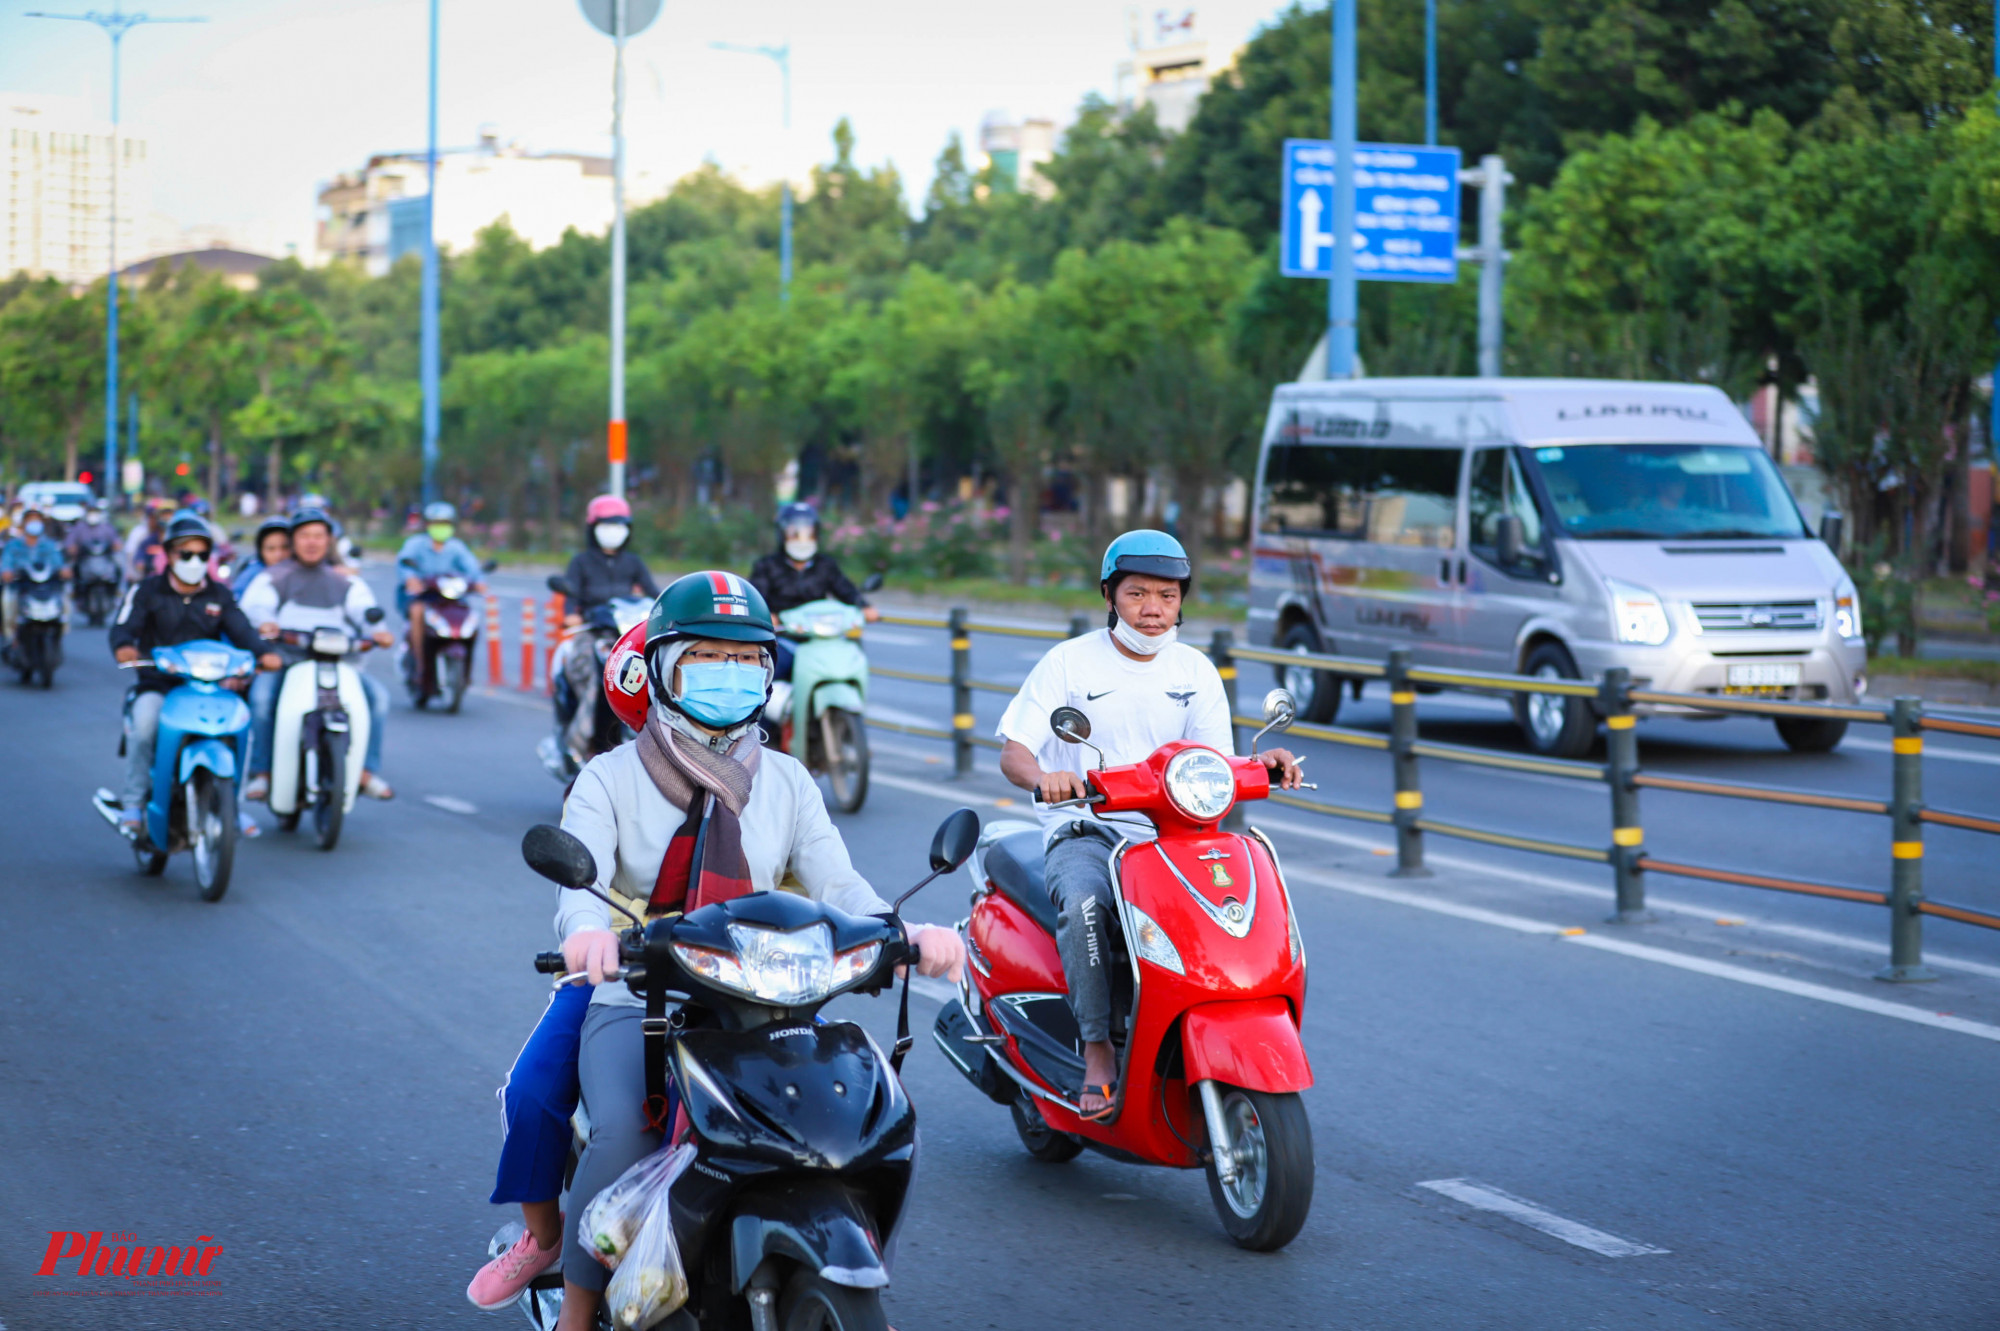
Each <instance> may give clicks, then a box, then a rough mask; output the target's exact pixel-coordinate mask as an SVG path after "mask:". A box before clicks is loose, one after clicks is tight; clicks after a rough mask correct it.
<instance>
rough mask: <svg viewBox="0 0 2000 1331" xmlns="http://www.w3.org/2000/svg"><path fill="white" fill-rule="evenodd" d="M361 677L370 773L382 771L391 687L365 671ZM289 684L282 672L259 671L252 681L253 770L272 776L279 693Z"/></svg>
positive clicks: (365, 757)
mask: <svg viewBox="0 0 2000 1331" xmlns="http://www.w3.org/2000/svg"><path fill="white" fill-rule="evenodd" d="M355 673H356V674H358V675H360V676H361V691H362V692H363V693H366V694H367V695H368V752H367V753H366V754H365V755H363V757H362V760H361V765H362V767H364V768H365V769H367V770H368V771H370V772H375V773H377V774H380V772H381V771H382V729H383V727H382V718H383V717H385V716H387V715H388V712H389V689H388V686H387V685H385V684H383V683H382V682H381V681H379V680H377V679H376V678H374V676H372V675H370V674H369V673H368V672H367V671H365V670H356V671H355ZM284 682H285V674H284V672H283V671H282V670H280V671H259V672H258V674H257V677H256V678H255V679H253V680H251V681H250V715H251V716H252V718H254V719H253V721H252V723H251V727H250V770H251V771H253V772H269V771H270V770H271V744H272V738H271V736H272V732H273V731H275V730H276V729H277V725H278V689H279V688H280V687H281V686H282V685H283V684H284Z"/></svg>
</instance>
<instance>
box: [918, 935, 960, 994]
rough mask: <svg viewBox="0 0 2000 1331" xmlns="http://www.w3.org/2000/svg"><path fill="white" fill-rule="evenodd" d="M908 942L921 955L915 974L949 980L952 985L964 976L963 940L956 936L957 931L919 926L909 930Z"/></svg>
mask: <svg viewBox="0 0 2000 1331" xmlns="http://www.w3.org/2000/svg"><path fill="white" fill-rule="evenodd" d="M910 941H911V942H912V943H915V944H916V945H917V950H918V951H919V952H920V953H921V954H922V955H921V956H920V957H919V958H918V960H917V974H919V975H928V976H930V977H931V978H932V979H939V978H945V979H949V980H950V981H951V982H952V983H953V984H957V983H958V982H959V979H960V977H962V976H963V975H964V974H965V940H964V939H962V938H960V937H959V936H958V930H956V929H946V928H944V927H942V926H941V925H936V924H924V925H919V926H917V927H916V928H914V929H912V930H910Z"/></svg>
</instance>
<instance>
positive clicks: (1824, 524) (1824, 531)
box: [1819, 508, 1847, 554]
mask: <svg viewBox="0 0 2000 1331" xmlns="http://www.w3.org/2000/svg"><path fill="white" fill-rule="evenodd" d="M1846 528H1847V519H1846V518H1845V517H1843V516H1841V514H1840V512H1839V510H1837V509H1831V508H1829V509H1828V510H1827V511H1826V512H1824V513H1822V514H1820V515H1819V538H1820V540H1822V541H1824V542H1826V548H1827V549H1829V550H1831V551H1833V552H1834V553H1835V554H1839V553H1840V538H1841V537H1842V536H1843V535H1845V534H1846Z"/></svg>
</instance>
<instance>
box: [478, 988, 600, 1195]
mask: <svg viewBox="0 0 2000 1331" xmlns="http://www.w3.org/2000/svg"><path fill="white" fill-rule="evenodd" d="M590 994H591V988H590V986H589V985H587V984H586V985H575V984H570V985H564V986H563V987H562V988H561V989H558V990H557V991H556V992H555V993H554V994H552V995H550V997H549V1005H548V1007H547V1008H546V1009H544V1010H543V1012H542V1019H541V1020H540V1021H539V1022H537V1023H536V1024H535V1029H534V1033H533V1034H531V1035H529V1036H528V1042H527V1043H526V1044H524V1045H522V1046H521V1052H520V1053H519V1054H518V1055H516V1056H515V1058H514V1066H513V1068H512V1069H510V1070H509V1071H508V1073H507V1084H506V1085H505V1086H503V1087H501V1088H500V1107H501V1114H502V1117H503V1118H504V1119H505V1120H506V1125H507V1135H506V1137H505V1138H504V1139H503V1140H502V1141H501V1143H500V1168H499V1170H498V1172H497V1174H496V1175H495V1177H494V1180H493V1196H492V1197H491V1198H490V1199H489V1200H491V1201H492V1202H494V1203H495V1204H500V1203H504V1202H552V1201H554V1200H556V1199H557V1198H558V1197H560V1196H562V1186H563V1168H564V1166H565V1165H567V1164H568V1163H569V1142H570V1126H569V1118H570V1115H571V1114H574V1113H575V1112H576V1102H577V1096H578V1094H579V1088H578V1084H577V1073H576V1063H577V1046H578V1044H579V1043H580V1042H581V1040H582V1037H583V1018H584V1014H585V1013H586V1012H588V1011H589V1010H590ZM586 1200H588V1199H586Z"/></svg>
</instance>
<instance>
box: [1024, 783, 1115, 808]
mask: <svg viewBox="0 0 2000 1331" xmlns="http://www.w3.org/2000/svg"><path fill="white" fill-rule="evenodd" d="M1104 800H1105V796H1103V795H1083V796H1079V797H1078V798H1076V799H1073V800H1056V801H1055V802H1054V803H1051V802H1049V801H1048V800H1045V799H1043V798H1042V788H1041V787H1040V786H1036V787H1035V803H1037V804H1039V805H1041V806H1042V807H1043V808H1045V809H1074V808H1076V807H1077V806H1078V805H1080V804H1102V803H1104Z"/></svg>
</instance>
